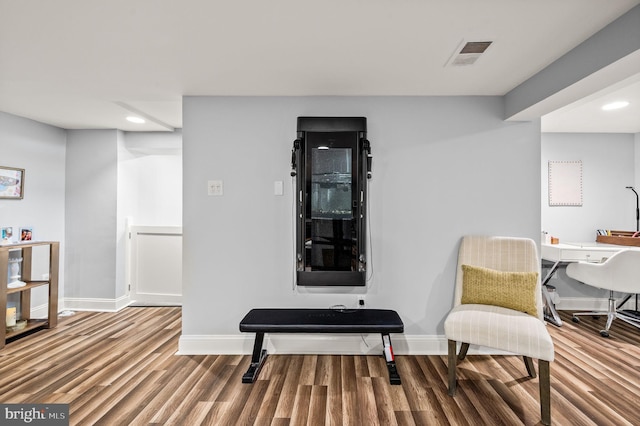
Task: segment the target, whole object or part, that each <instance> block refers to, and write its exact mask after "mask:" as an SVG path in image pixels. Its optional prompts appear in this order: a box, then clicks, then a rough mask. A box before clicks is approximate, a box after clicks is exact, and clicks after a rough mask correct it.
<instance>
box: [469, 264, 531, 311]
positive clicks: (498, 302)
mask: <svg viewBox="0 0 640 426" xmlns="http://www.w3.org/2000/svg"><path fill="white" fill-rule="evenodd" d="M537 282H538V273H537V272H503V271H496V270H494V269H489V268H483V267H480V266H471V265H462V303H463V304H468V303H477V304H480V305H495V306H502V307H503V308H509V309H513V310H516V311H520V312H526V313H527V314H529V315H533V316H538V310H537V309H536V295H535V291H536V284H537Z"/></svg>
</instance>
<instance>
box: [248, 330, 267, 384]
mask: <svg viewBox="0 0 640 426" xmlns="http://www.w3.org/2000/svg"><path fill="white" fill-rule="evenodd" d="M263 341H264V333H256V340H255V342H254V343H253V354H252V355H251V365H249V369H248V370H247V372H246V373H244V375H243V376H242V383H253V382H255V381H256V379H257V378H258V374H259V373H260V369H261V368H262V365H263V364H264V361H265V360H266V359H267V350H266V349H262V342H263Z"/></svg>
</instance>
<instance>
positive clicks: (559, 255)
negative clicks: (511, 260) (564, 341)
mask: <svg viewBox="0 0 640 426" xmlns="http://www.w3.org/2000/svg"><path fill="white" fill-rule="evenodd" d="M620 250H640V247H633V246H620V245H614V244H601V243H562V244H542V248H541V254H540V257H541V258H542V259H543V260H547V261H550V262H554V263H553V266H552V267H551V269H550V270H549V272H548V273H547V275H546V276H545V277H544V279H543V280H542V296H543V301H544V304H545V306H544V319H545V320H546V321H548V322H550V323H552V324H555V325H557V326H558V327H560V326H561V325H562V320H561V319H560V316H558V312H557V311H556V308H555V306H554V304H553V302H552V301H551V296H550V295H549V291H548V290H547V284H548V282H549V280H550V279H551V277H552V276H553V274H555V272H556V270H557V269H558V266H560V265H561V264H563V263H571V262H582V261H584V262H595V263H599V262H603V261H604V260H606V258H608V257H611V256H612V255H613V254H614V253H616V252H619V251H620Z"/></svg>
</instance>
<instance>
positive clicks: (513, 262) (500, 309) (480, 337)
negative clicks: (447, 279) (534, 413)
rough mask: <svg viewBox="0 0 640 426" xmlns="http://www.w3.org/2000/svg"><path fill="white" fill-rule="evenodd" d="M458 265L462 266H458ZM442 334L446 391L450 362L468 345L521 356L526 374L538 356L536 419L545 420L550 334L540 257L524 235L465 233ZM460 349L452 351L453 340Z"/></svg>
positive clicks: (452, 370) (452, 386)
mask: <svg viewBox="0 0 640 426" xmlns="http://www.w3.org/2000/svg"><path fill="white" fill-rule="evenodd" d="M463 265H464V266H463ZM444 331H445V335H446V337H447V339H448V369H449V395H451V396H455V393H456V386H457V383H456V364H457V363H458V362H462V361H463V360H464V359H465V357H466V355H467V351H468V349H469V345H478V346H481V347H488V348H493V349H498V350H500V351H506V352H509V353H513V354H515V355H520V356H522V357H523V360H524V365H525V367H526V370H527V373H528V375H529V377H532V378H535V377H536V371H535V367H534V363H533V359H537V360H538V368H539V376H540V379H539V381H540V412H541V416H542V423H543V424H545V425H549V424H551V381H550V365H549V363H550V362H551V361H553V359H554V348H553V342H552V340H551V336H550V335H549V332H548V331H547V329H546V325H545V323H544V318H543V305H542V290H541V283H540V259H539V257H538V251H537V247H536V244H535V242H534V241H533V240H531V239H527V238H514V237H491V236H465V237H464V238H463V239H462V242H461V244H460V249H459V252H458V268H457V272H456V282H455V293H454V307H453V309H452V310H451V311H450V312H449V314H448V315H447V318H446V320H445V323H444ZM458 342H459V343H460V344H461V346H460V351H459V353H458V354H457V355H456V351H457V343H458Z"/></svg>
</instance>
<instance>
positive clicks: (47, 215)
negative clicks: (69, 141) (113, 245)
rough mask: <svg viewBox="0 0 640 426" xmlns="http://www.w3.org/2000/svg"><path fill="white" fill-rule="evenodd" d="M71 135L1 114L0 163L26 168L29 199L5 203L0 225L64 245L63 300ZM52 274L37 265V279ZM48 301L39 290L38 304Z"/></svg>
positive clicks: (1, 202)
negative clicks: (26, 229) (67, 146)
mask: <svg viewBox="0 0 640 426" xmlns="http://www.w3.org/2000/svg"><path fill="white" fill-rule="evenodd" d="M66 137H67V136H66V132H65V131H64V130H62V129H59V128H57V127H53V126H49V125H46V124H42V123H38V122H37V121H33V120H29V119H26V118H22V117H17V116H15V115H11V114H7V113H3V112H0V152H2V155H1V156H0V165H2V166H8V167H16V168H22V169H25V180H24V199H22V200H0V226H2V227H5V226H12V227H13V230H14V235H16V238H17V234H18V228H20V227H23V226H30V227H33V230H34V239H37V240H51V241H62V250H61V260H60V283H61V285H60V290H59V291H60V297H62V296H63V294H64V288H63V286H62V283H64V276H65V273H64V272H65V268H64V229H65V222H64V214H65V208H64V197H65V143H66ZM34 255H35V253H34ZM34 262H37V259H34ZM47 272H48V269H47V266H46V265H43V264H40V263H34V269H33V277H34V278H38V279H40V278H41V275H42V274H45V273H47ZM45 303H47V289H46V287H42V288H36V289H34V290H33V296H32V306H33V307H37V306H40V305H43V304H45ZM45 315H46V312H45Z"/></svg>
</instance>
